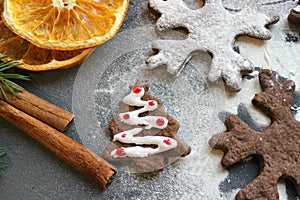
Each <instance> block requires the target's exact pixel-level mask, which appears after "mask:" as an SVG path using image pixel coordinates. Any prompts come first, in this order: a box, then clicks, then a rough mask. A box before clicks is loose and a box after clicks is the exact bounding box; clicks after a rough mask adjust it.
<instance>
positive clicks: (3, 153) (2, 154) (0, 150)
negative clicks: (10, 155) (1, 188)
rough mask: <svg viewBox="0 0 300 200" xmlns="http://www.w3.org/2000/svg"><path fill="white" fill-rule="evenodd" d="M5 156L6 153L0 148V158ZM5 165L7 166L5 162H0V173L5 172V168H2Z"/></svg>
mask: <svg viewBox="0 0 300 200" xmlns="http://www.w3.org/2000/svg"><path fill="white" fill-rule="evenodd" d="M5 154H6V152H5V151H4V149H3V148H2V147H0V157H2V156H4V155H5ZM7 164H8V163H7V162H1V161H0V172H1V171H5V170H6V168H5V167H3V166H5V165H7ZM0 177H1V173H0Z"/></svg>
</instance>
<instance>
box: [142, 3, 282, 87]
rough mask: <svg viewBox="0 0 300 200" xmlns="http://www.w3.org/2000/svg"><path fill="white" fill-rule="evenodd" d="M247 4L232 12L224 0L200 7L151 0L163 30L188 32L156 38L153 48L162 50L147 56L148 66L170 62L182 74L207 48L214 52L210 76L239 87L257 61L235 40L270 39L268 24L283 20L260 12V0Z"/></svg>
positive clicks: (173, 70) (169, 67)
mask: <svg viewBox="0 0 300 200" xmlns="http://www.w3.org/2000/svg"><path fill="white" fill-rule="evenodd" d="M245 5H246V6H245V7H244V8H243V9H242V10H241V11H239V12H237V13H235V14H232V13H229V12H228V11H226V10H225V8H224V7H223V5H222V0H206V1H205V2H204V6H203V7H201V8H199V9H197V10H193V9H191V8H189V7H188V6H187V5H186V4H185V3H184V2H183V1H182V0H167V1H164V0H149V6H150V7H151V8H153V9H154V10H156V11H157V12H159V13H160V14H161V16H160V18H159V19H158V21H157V23H156V26H157V29H158V30H159V31H163V30H168V29H175V28H185V29H187V31H188V35H187V37H186V38H185V39H183V40H172V39H166V40H157V41H154V42H153V44H152V48H153V49H154V50H158V53H157V54H155V55H153V56H151V57H150V58H149V59H148V60H147V65H148V67H149V68H155V67H158V66H166V67H167V71H168V72H169V73H170V74H173V75H179V73H180V72H181V70H182V69H183V68H184V66H185V64H186V63H187V62H188V60H189V59H190V57H191V56H192V54H193V53H195V52H197V51H205V52H208V53H209V54H210V55H211V56H212V63H211V67H210V72H209V75H208V79H209V80H210V81H212V82H215V81H217V80H219V79H222V80H224V81H225V84H226V85H227V87H228V88H229V89H230V90H232V91H239V90H240V89H241V81H242V80H241V76H242V75H243V74H247V73H249V72H251V71H252V70H253V65H252V63H251V62H250V61H249V60H247V59H246V58H244V57H242V56H241V55H240V54H238V53H237V52H235V51H234V50H233V47H232V44H233V42H234V41H235V39H236V37H237V36H241V35H247V36H251V37H255V38H259V39H263V40H265V39H270V38H271V33H270V31H269V30H268V29H267V28H266V26H267V25H270V24H274V23H276V22H277V21H278V20H279V17H278V16H277V15H271V14H270V15H266V14H263V13H261V12H258V9H257V2H256V1H253V0H252V1H251V2H248V3H246V4H245Z"/></svg>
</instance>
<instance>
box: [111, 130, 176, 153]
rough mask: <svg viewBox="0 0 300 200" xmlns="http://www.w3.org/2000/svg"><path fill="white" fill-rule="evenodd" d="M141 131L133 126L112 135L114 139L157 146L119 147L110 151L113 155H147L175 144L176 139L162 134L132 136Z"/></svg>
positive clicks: (173, 146)
mask: <svg viewBox="0 0 300 200" xmlns="http://www.w3.org/2000/svg"><path fill="white" fill-rule="evenodd" d="M141 131H143V129H142V128H134V129H131V130H128V131H124V132H121V133H118V134H116V135H114V141H119V142H122V143H127V144H137V145H157V148H151V147H141V146H134V147H119V148H117V149H115V150H113V151H112V152H111V156H113V157H125V156H127V157H147V156H149V155H154V154H158V153H161V152H164V151H168V150H170V149H173V148H175V147H176V146H177V142H176V140H174V139H172V138H169V137H163V136H144V137H134V135H136V134H138V133H140V132H141Z"/></svg>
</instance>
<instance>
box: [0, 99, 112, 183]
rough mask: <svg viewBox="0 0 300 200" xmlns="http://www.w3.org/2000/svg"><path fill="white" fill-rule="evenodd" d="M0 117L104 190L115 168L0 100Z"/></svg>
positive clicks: (59, 133)
mask: <svg viewBox="0 0 300 200" xmlns="http://www.w3.org/2000/svg"><path fill="white" fill-rule="evenodd" d="M0 117H2V118H3V119H5V120H7V121H8V122H10V123H12V124H13V125H15V126H17V127H18V128H19V129H21V130H22V131H24V132H25V133H27V134H28V135H30V136H31V137H32V138H34V139H35V140H37V141H38V142H39V143H41V144H42V145H43V146H45V147H46V148H47V149H49V150H50V151H52V152H53V153H55V154H56V155H57V156H58V157H60V158H61V159H63V160H64V161H66V162H67V163H69V164H70V165H72V166H73V167H74V168H75V169H77V170H78V171H80V172H81V173H83V174H85V175H86V176H88V177H90V178H91V179H93V180H94V181H96V182H97V183H99V184H100V185H101V186H102V187H103V188H107V187H108V185H109V184H110V183H111V181H112V180H113V178H114V176H115V174H116V168H115V167H114V166H113V165H111V164H110V163H108V162H107V161H105V160H104V159H102V158H101V157H99V156H98V155H96V154H95V153H93V152H92V151H90V150H89V149H87V148H86V147H84V146H83V145H81V144H79V143H78V142H76V141H74V140H72V139H71V138H69V137H68V136H66V135H65V134H63V133H61V132H59V131H58V130H56V129H54V128H52V127H51V126H49V125H47V124H45V123H43V122H41V121H40V120H37V119H36V118H34V117H32V116H30V115H28V114H26V113H24V112H22V111H20V110H18V109H16V108H15V107H13V106H11V105H10V104H8V103H6V102H4V101H2V100H0Z"/></svg>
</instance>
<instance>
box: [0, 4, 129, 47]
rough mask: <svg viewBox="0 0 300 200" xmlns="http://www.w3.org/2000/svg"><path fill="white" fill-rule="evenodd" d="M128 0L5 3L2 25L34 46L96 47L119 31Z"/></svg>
mask: <svg viewBox="0 0 300 200" xmlns="http://www.w3.org/2000/svg"><path fill="white" fill-rule="evenodd" d="M128 5H129V0H4V12H3V18H4V22H5V24H6V25H7V27H9V28H10V29H11V30H12V31H13V32H14V33H16V34H17V35H19V36H21V37H23V38H25V39H26V40H28V41H30V42H31V43H33V44H34V45H36V46H38V47H41V48H47V49H53V50H75V49H80V48H89V47H94V46H96V45H99V44H101V43H103V42H105V41H107V40H108V39H110V38H111V37H113V36H114V35H115V34H116V33H117V31H118V30H119V28H120V26H121V24H122V22H123V20H124V18H125V14H126V12H127V8H128Z"/></svg>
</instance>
